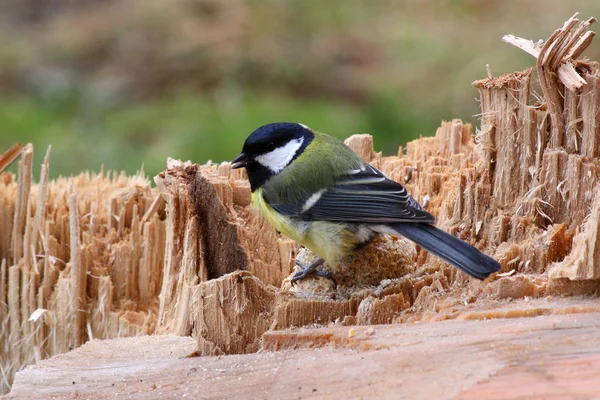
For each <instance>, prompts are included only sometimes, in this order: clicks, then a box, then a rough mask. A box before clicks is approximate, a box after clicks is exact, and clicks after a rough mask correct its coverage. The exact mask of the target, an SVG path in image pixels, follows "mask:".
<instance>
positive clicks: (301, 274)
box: [292, 257, 337, 287]
mask: <svg viewBox="0 0 600 400" xmlns="http://www.w3.org/2000/svg"><path fill="white" fill-rule="evenodd" d="M324 262H325V260H324V259H322V258H321V257H319V258H317V259H316V260H315V261H314V262H313V263H312V264H310V265H309V266H307V267H305V266H304V265H302V264H300V262H298V261H296V265H297V266H298V267H300V269H301V270H300V271H298V272H296V273H295V274H294V276H292V285H293V284H295V283H296V282H297V281H299V280H301V279H304V278H306V277H307V276H308V275H310V274H315V275H317V276H321V277H323V278H327V279H331V281H333V285H334V287H337V282H336V280H335V278H334V277H333V275H331V274H330V273H329V272H325V271H319V270H318V269H317V267H319V266H321V265H323V263H324Z"/></svg>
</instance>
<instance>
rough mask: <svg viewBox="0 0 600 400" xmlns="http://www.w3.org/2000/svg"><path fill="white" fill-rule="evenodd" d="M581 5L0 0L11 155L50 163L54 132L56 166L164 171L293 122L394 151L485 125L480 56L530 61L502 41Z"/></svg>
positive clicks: (1, 129) (548, 24) (559, 19)
mask: <svg viewBox="0 0 600 400" xmlns="http://www.w3.org/2000/svg"><path fill="white" fill-rule="evenodd" d="M576 11H579V12H581V16H580V17H581V18H588V17H589V16H596V17H600V1H597V0H587V1H586V0H570V1H564V0H545V1H543V2H540V1H523V0H513V1H500V0H479V1H476V0H455V1H430V0H412V1H410V0H406V1H381V0H373V1H368V2H367V1H360V2H359V1H349V0H328V1H317V0H314V1H311V0H305V1H299V0H265V1H258V0H245V1H244V0H137V1H133V0H3V1H2V2H0V37H1V40H0V153H1V152H3V151H5V150H6V149H7V148H8V147H9V146H11V145H13V144H14V143H16V142H23V143H26V142H32V143H33V144H34V146H35V149H36V164H39V163H41V159H42V156H43V153H44V152H45V149H46V146H47V145H49V144H52V146H53V150H52V157H51V174H52V175H53V176H57V175H58V174H61V175H70V174H77V173H79V172H80V171H81V170H87V169H90V170H98V169H99V168H100V166H101V165H104V166H105V167H106V168H107V169H116V170H126V171H127V172H128V173H134V172H135V171H136V170H138V169H139V168H140V167H141V166H142V165H144V170H145V172H146V173H147V174H148V175H151V176H153V175H155V174H156V173H158V172H159V171H161V170H162V169H164V167H165V163H166V158H167V157H174V158H178V159H185V160H187V159H190V160H192V161H194V162H198V163H204V162H206V161H208V160H213V161H222V160H228V159H231V158H233V157H234V156H235V155H237V154H238V152H239V150H240V149H241V146H242V144H243V141H244V139H245V137H246V136H247V135H248V134H249V133H250V132H251V131H252V130H254V129H255V128H256V127H258V126H259V125H262V124H264V123H268V122H274V121H297V122H302V123H304V124H307V125H309V126H311V127H313V128H315V129H317V130H320V131H323V132H327V133H330V134H333V135H336V136H338V137H340V138H345V137H347V136H349V135H350V134H353V133H364V132H368V133H371V134H373V135H374V136H375V145H376V148H377V149H378V150H383V151H384V153H386V154H394V153H396V151H397V146H399V145H402V144H404V143H406V142H407V141H409V140H411V139H414V138H416V137H419V135H424V136H425V135H432V134H434V133H435V129H436V127H437V126H439V124H440V121H441V120H444V119H445V120H449V119H451V118H461V119H463V120H465V121H471V122H475V123H477V118H476V117H474V116H473V115H475V114H477V113H478V112H479V107H478V104H477V100H476V98H477V92H476V90H475V89H473V88H472V87H471V82H472V81H474V80H476V79H480V78H483V77H485V75H486V72H485V65H486V64H490V66H491V69H492V71H493V73H494V74H496V75H500V74H502V73H505V72H512V71H514V70H520V69H523V68H525V67H527V66H531V65H533V63H534V60H533V58H531V57H530V56H528V55H527V54H525V53H524V52H522V51H520V50H518V49H516V48H514V47H512V46H509V45H507V44H504V43H503V42H501V40H500V39H501V37H502V36H503V35H504V34H506V33H513V34H515V35H517V36H522V37H525V38H529V39H536V40H537V39H540V38H546V37H547V36H548V35H549V34H550V33H551V32H552V31H553V30H554V29H556V28H557V27H559V26H561V25H562V23H563V22H564V21H565V20H566V19H567V18H569V17H570V16H571V15H572V14H573V13H574V12H576ZM585 55H587V56H588V57H590V58H592V59H596V60H597V59H600V45H599V44H598V43H595V44H593V45H592V46H591V48H590V49H588V51H587V52H586V54H585ZM12 168H13V170H14V166H13V167H12ZM36 175H37V173H36Z"/></svg>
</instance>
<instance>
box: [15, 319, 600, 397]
mask: <svg viewBox="0 0 600 400" xmlns="http://www.w3.org/2000/svg"><path fill="white" fill-rule="evenodd" d="M264 340H265V344H266V345H267V347H271V348H275V347H277V346H278V347H279V348H280V349H279V351H269V350H264V351H262V352H259V353H257V354H247V355H230V356H222V357H192V358H189V357H188V356H189V355H190V354H191V353H192V352H193V351H194V349H195V342H194V341H193V340H192V339H190V338H187V337H172V336H166V337H165V336H149V337H137V338H127V339H113V340H105V341H100V340H94V341H92V342H88V343H86V344H85V345H84V346H82V347H80V348H79V349H77V350H74V351H72V352H70V353H67V354H63V355H59V356H56V357H54V358H52V359H50V360H44V361H42V362H40V363H38V364H37V365H36V366H32V367H27V368H26V369H25V370H24V371H22V372H19V373H18V374H17V377H16V380H15V383H14V386H13V389H12V392H11V394H10V395H9V396H7V398H8V399H30V398H36V399H46V398H47V399H49V398H54V399H72V398H81V399H96V398H98V399H102V398H131V399H157V398H160V399H170V398H185V397H187V398H192V399H233V398H236V399H298V398H302V399H342V398H343V399H359V398H363V399H366V398H382V399H400V398H410V399H432V398H434V399H451V398H458V399H484V398H485V399H539V398H552V399H559V398H565V399H566V398H570V399H572V398H581V399H587V398H594V396H597V395H598V393H599V391H600V381H598V379H597V376H598V373H600V350H599V349H600V313H589V314H574V315H552V316H541V317H534V318H518V319H496V320H487V321H486V320H479V321H443V322H437V323H424V324H403V325H380V326H375V327H337V328H322V329H313V330H310V329H298V330H293V331H280V332H272V333H268V334H267V335H266V336H265V339H264ZM292 349H294V350H292Z"/></svg>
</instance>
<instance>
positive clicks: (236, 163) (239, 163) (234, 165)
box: [231, 153, 248, 169]
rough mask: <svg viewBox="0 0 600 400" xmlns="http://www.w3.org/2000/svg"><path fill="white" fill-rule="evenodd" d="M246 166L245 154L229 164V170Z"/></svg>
mask: <svg viewBox="0 0 600 400" xmlns="http://www.w3.org/2000/svg"><path fill="white" fill-rule="evenodd" d="M246 165H248V158H247V156H246V154H244V153H242V154H240V155H239V156H237V157H236V158H234V159H233V161H232V162H231V169H238V168H243V167H245V166H246Z"/></svg>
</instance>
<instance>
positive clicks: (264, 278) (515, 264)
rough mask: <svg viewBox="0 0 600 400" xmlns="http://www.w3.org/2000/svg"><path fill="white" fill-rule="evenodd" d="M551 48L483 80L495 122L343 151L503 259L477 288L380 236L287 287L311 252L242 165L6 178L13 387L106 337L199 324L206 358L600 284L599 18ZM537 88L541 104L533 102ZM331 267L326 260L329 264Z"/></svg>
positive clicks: (4, 323)
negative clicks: (287, 229)
mask: <svg viewBox="0 0 600 400" xmlns="http://www.w3.org/2000/svg"><path fill="white" fill-rule="evenodd" d="M578 22H579V21H578V20H577V19H576V18H575V17H573V18H571V19H570V20H569V21H567V23H566V24H565V26H564V27H563V28H561V29H559V30H557V31H556V32H555V33H554V34H553V35H551V37H550V38H549V39H548V40H547V41H546V42H538V43H533V42H529V41H526V40H524V39H520V38H515V37H507V38H505V40H507V41H508V42H510V43H513V44H515V45H516V46H518V47H519V48H521V49H523V50H525V51H527V52H529V53H530V54H532V55H533V56H535V57H536V58H537V59H538V61H537V66H536V69H535V71H536V73H537V75H538V79H539V81H540V86H541V90H542V94H543V96H540V95H536V94H535V93H534V90H533V89H532V84H531V82H532V78H533V71H534V70H533V69H528V70H525V71H523V72H515V73H512V74H508V75H504V76H501V77H491V76H490V77H488V78H487V79H484V80H480V81H477V82H474V86H475V87H476V88H477V89H478V90H479V93H480V97H481V103H480V104H481V129H478V130H477V132H476V133H475V134H474V133H473V129H472V127H471V125H469V124H463V123H462V122H460V121H459V120H453V121H451V122H443V123H442V124H441V127H440V128H438V130H437V132H436V134H435V136H434V137H426V138H421V139H418V140H415V141H413V142H410V143H408V144H407V146H406V148H405V149H403V148H400V149H399V151H398V154H397V155H396V156H391V157H384V156H382V154H381V153H377V152H375V151H374V149H373V139H372V137H371V136H369V135H355V136H352V137H350V138H349V139H347V141H346V144H347V145H348V146H349V147H351V148H352V149H353V150H354V151H355V152H356V153H357V154H358V155H359V156H360V157H362V158H363V159H364V160H366V161H367V162H369V163H371V164H372V165H373V166H375V167H377V168H379V169H380V170H381V171H383V172H384V173H385V174H386V175H387V176H388V177H390V178H391V179H393V180H395V181H397V182H400V183H402V184H403V185H405V186H406V187H407V188H408V190H409V192H410V193H411V194H412V195H413V197H414V198H415V199H417V200H418V201H419V202H420V203H421V204H423V205H424V207H425V208H426V209H427V210H428V211H429V212H431V213H432V214H433V215H435V216H436V218H437V225H438V226H439V227H440V228H441V229H444V230H446V231H448V232H450V233H452V234H454V235H456V236H458V237H460V238H462V239H463V240H466V241H468V242H469V243H471V244H473V245H475V246H477V247H478V248H480V249H481V250H483V251H484V252H486V253H487V254H489V255H491V256H493V257H495V258H496V259H497V260H498V261H499V262H500V263H501V265H502V270H501V271H500V272H499V273H497V274H494V275H493V276H491V277H490V278H488V279H487V280H486V281H485V282H479V281H477V280H472V279H470V278H468V277H467V276H466V275H465V274H462V273H460V272H458V271H457V270H456V269H455V268H453V267H451V266H449V265H447V264H445V263H443V262H442V261H440V260H439V259H437V258H436V257H434V256H432V255H430V254H428V253H427V252H425V251H423V250H422V249H420V248H417V247H416V246H415V245H414V244H413V243H412V242H410V241H408V240H406V239H404V238H397V237H391V236H388V235H381V236H380V237H378V238H377V239H375V240H374V241H373V242H372V243H370V244H369V245H367V246H365V247H364V248H363V249H361V251H360V252H358V253H357V254H356V255H355V256H353V257H351V258H349V259H345V260H342V261H343V262H342V263H341V265H340V266H339V267H338V268H337V269H336V271H334V274H335V276H336V278H337V280H338V283H339V285H338V287H337V289H334V287H333V285H332V284H331V282H330V281H328V280H325V279H323V278H319V277H310V278H307V279H305V280H303V281H301V282H299V283H298V284H297V285H295V286H292V285H291V284H290V276H291V274H292V272H293V269H294V261H295V260H296V258H298V260H299V261H301V262H302V263H303V264H306V263H308V262H310V261H311V260H312V257H313V255H312V254H311V253H310V252H309V251H307V250H305V249H299V248H298V247H297V245H295V244H294V243H293V242H292V241H291V240H289V239H287V238H285V237H284V236H281V235H280V234H279V233H278V232H277V231H276V230H275V229H274V228H273V227H272V226H270V225H269V224H268V223H267V222H266V221H265V220H264V219H263V218H262V217H261V216H260V215H259V214H258V213H257V211H256V210H254V209H253V208H252V207H251V205H250V187H249V184H248V181H247V177H246V175H245V172H244V171H243V170H231V167H230V164H229V163H222V164H220V165H214V164H208V165H197V164H192V163H190V162H185V163H184V162H179V161H175V160H169V161H168V164H167V169H166V171H164V172H163V173H161V174H159V175H158V176H157V177H155V182H156V186H157V188H156V189H152V188H151V187H150V183H149V182H148V181H147V180H146V179H145V178H144V177H142V176H134V177H127V176H124V175H116V174H112V175H109V174H105V173H103V172H101V173H99V174H89V173H86V174H81V175H79V176H77V177H73V178H68V179H65V178H60V179H57V180H54V181H50V180H49V179H48V171H49V152H48V154H47V155H46V159H45V162H44V164H43V166H42V171H41V175H40V179H39V183H37V184H35V183H33V182H32V155H33V148H32V146H31V145H27V146H25V147H21V146H20V145H17V146H15V147H13V148H12V149H10V150H9V151H8V152H6V153H5V154H4V155H2V156H1V157H0V172H1V170H2V169H3V168H5V167H6V166H7V165H8V164H10V163H11V162H12V161H14V160H16V159H17V158H18V157H19V156H20V161H19V165H18V174H17V176H18V181H16V180H15V177H14V176H13V175H12V174H9V173H2V174H1V175H0V229H1V234H0V326H1V329H0V393H1V392H3V391H6V390H7V389H8V387H9V385H10V383H11V380H12V378H13V376H14V373H15V371H17V370H19V369H21V368H22V367H23V366H25V365H27V364H30V363H32V362H35V361H36V360H39V359H42V358H45V357H48V356H50V355H54V354H58V353H61V352H65V351H68V350H69V349H72V348H74V347H77V346H80V345H81V344H83V343H84V342H85V341H87V340H90V339H92V338H112V337H118V336H134V335H140V334H150V333H155V332H157V333H175V334H178V335H192V336H193V337H194V338H195V339H196V341H197V349H198V353H199V354H223V353H225V354H229V353H248V352H255V351H257V350H258V349H259V348H260V343H261V338H262V337H263V334H264V333H265V332H266V331H269V330H278V329H285V328H289V327H297V326H305V325H313V324H319V325H326V324H330V323H332V322H336V323H338V324H343V325H354V324H385V323H395V322H406V321H426V320H439V319H448V318H465V319H483V318H495V317H506V316H512V317H514V316H528V315H532V314H531V312H530V311H527V310H525V311H523V310H510V312H508V313H507V312H505V311H502V309H501V307H502V306H506V305H507V304H508V303H509V302H510V301H511V299H514V298H523V297H525V296H528V297H545V296H552V295H569V294H577V295H581V294H592V293H596V292H597V291H598V288H599V287H600V286H599V285H600V217H599V216H600V185H599V183H600V161H599V159H598V156H599V155H600V121H598V118H599V116H600V95H599V93H600V91H599V90H598V89H599V88H600V68H599V65H598V63H596V62H590V61H581V60H577V57H579V56H580V55H581V53H582V52H583V51H584V50H585V48H586V47H587V46H588V45H589V44H590V42H591V39H592V37H593V33H592V32H590V31H588V28H589V26H590V25H591V24H592V23H593V22H594V20H593V19H590V20H588V21H584V22H582V23H578ZM533 97H535V99H533ZM325 268H326V266H325Z"/></svg>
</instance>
